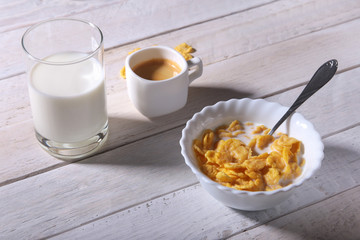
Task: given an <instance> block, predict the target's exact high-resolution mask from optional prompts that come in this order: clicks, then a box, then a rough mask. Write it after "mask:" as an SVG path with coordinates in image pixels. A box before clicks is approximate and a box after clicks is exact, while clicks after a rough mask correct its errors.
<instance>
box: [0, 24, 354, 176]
mask: <svg viewBox="0 0 360 240" xmlns="http://www.w3.org/2000/svg"><path fill="white" fill-rule="evenodd" d="M350 30H351V31H350ZM356 31H360V20H356V21H352V22H349V23H346V24H342V25H339V26H336V27H333V28H329V29H326V30H324V31H320V32H316V33H313V34H310V35H306V36H303V37H299V38H296V39H292V40H289V41H286V42H282V43H279V44H275V45H272V46H269V47H267V48H262V49H259V50H257V51H253V52H250V53H247V54H243V55H239V56H237V57H233V58H230V59H227V60H224V61H221V62H217V63H214V64H211V65H208V66H206V67H205V72H204V76H203V77H201V78H200V79H199V80H197V81H195V82H194V83H193V84H192V86H191V88H190V93H189V101H188V104H187V105H186V107H185V108H184V109H182V110H180V111H178V112H175V113H173V114H170V115H167V116H164V117H160V118H157V119H151V120H149V119H147V118H145V117H143V116H142V115H141V114H139V113H138V112H137V111H136V109H134V107H133V106H132V104H131V103H130V101H129V99H128V97H127V93H126V81H123V80H119V79H118V78H117V77H115V76H113V75H112V77H110V79H109V81H108V89H109V95H108V110H109V116H110V137H109V141H108V144H107V145H106V146H105V148H104V150H109V149H113V148H116V147H118V146H121V145H123V144H127V143H129V142H132V141H136V140H137V139H141V138H144V137H147V136H150V135H152V134H155V133H157V132H162V131H165V130H167V129H171V128H174V127H177V126H181V125H182V124H184V123H185V122H186V121H187V120H188V119H189V118H190V117H191V116H192V115H193V114H194V113H195V112H198V111H199V110H201V109H202V108H203V107H204V106H207V105H210V104H214V103H216V102H217V101H220V100H227V99H230V98H241V97H252V98H256V97H262V96H265V95H269V94H270V95H271V94H274V93H276V92H278V91H283V90H286V89H288V88H291V87H294V86H296V85H298V84H302V83H303V82H306V81H307V80H308V79H309V78H310V77H311V76H312V74H313V73H314V72H315V70H316V69H317V68H318V66H319V65H320V64H322V63H323V61H325V60H328V59H329V58H332V57H333V56H336V57H337V58H338V60H339V62H340V69H343V70H344V69H347V68H351V67H353V66H354V65H356V64H357V63H358V56H359V55H360V52H359V51H360V49H359V48H357V47H356V44H355V41H353V40H352V39H353V38H352V37H351V36H352V35H354V34H356ZM359 34H360V32H359ZM311 39H317V41H313V40H311ZM337 42H342V43H343V44H342V45H339V44H336V43H337ZM279 52H286V53H288V54H283V55H281V54H278V53H279ZM358 52H359V53H358ZM290 54H291V57H290V56H289V55H290ZM264 56H269V58H270V57H271V59H272V60H273V62H272V63H271V65H269V64H265V65H263V64H264V61H267V60H264V59H266V58H264ZM299 62H300V63H304V64H303V66H302V67H301V68H299V67H298V63H299ZM242 63H246V64H243V65H242V66H243V67H242V68H240V67H238V65H239V64H240V65H241V64H242ZM305 63H306V64H305ZM112 68H113V71H115V70H114V69H115V68H116V69H119V68H120V66H119V65H118V63H117V64H115V63H114V64H113V65H112ZM219 69H220V70H219ZM258 69H261V71H259V70H258ZM356 71H358V70H356ZM349 74H350V75H346V77H344V79H345V80H341V81H338V82H339V83H338V84H334V85H329V86H330V87H328V86H326V88H327V89H328V90H327V91H330V92H331V93H332V94H335V96H337V95H336V94H340V95H338V97H337V99H338V100H337V102H336V104H335V105H334V106H336V109H335V110H337V111H340V110H341V109H342V108H343V109H344V114H345V113H346V114H349V115H353V114H354V113H356V111H354V109H357V106H359V101H358V99H359V98H358V95H357V94H356V92H357V91H358V90H357V89H359V82H358V81H357V80H356V79H357V76H358V73H356V74H355V73H353V72H351V73H349ZM336 78H337V77H336ZM253 79H254V80H253ZM220 80H221V81H220ZM344 81H350V82H351V83H349V84H350V86H352V87H351V88H349V87H348V86H349V85H344V86H343V87H344V88H343V90H342V91H343V92H344V93H345V94H346V95H341V92H339V91H338V85H342V83H343V82H344ZM4 82H5V81H1V82H0V85H1V84H3V83H4ZM249 82H251V84H249ZM6 83H9V85H7V88H2V89H7V90H6V91H5V93H8V94H5V95H4V98H5V100H2V101H3V102H2V103H5V104H0V106H1V107H4V110H3V109H1V110H0V116H1V117H0V119H3V120H2V121H1V120H0V122H1V123H2V126H4V125H5V127H2V128H1V130H0V132H1V134H2V135H3V136H6V137H4V138H2V139H1V140H0V147H1V149H3V150H2V151H6V152H5V153H4V154H3V155H2V156H1V157H0V162H1V164H0V173H1V174H0V178H1V182H3V181H5V180H9V181H14V180H16V179H19V178H20V179H21V178H24V177H26V176H27V175H29V174H30V175H31V173H32V172H38V171H42V170H41V169H46V168H48V167H51V166H53V165H55V164H60V163H61V161H59V160H56V159H54V158H52V157H50V156H48V155H47V154H46V153H45V152H42V151H40V150H39V149H38V146H37V145H36V142H35V139H34V136H33V134H32V131H31V129H32V122H31V121H30V120H26V121H24V119H29V118H30V108H29V103H28V102H26V101H24V100H20V101H18V100H14V101H15V103H11V102H12V101H10V99H16V96H14V95H13V94H12V92H14V90H12V89H13V88H15V89H17V91H19V92H21V91H22V92H23V93H24V94H25V93H26V86H25V85H22V84H21V81H20V82H12V81H11V82H7V80H6ZM330 84H332V83H330ZM3 86H4V85H3ZM20 86H22V88H21V89H20ZM331 86H334V87H331ZM0 89H1V88H0ZM349 91H350V92H349ZM297 93H298V92H296V93H294V94H297ZM20 95H21V94H20ZM209 95H211V96H213V97H212V98H209V97H208V96H209ZM21 96H23V95H21ZM331 96H332V95H330V94H329V95H325V97H326V98H329V97H331ZM0 99H3V98H0ZM287 99H288V98H284V99H283V103H284V104H285V105H290V103H289V102H287V101H286V100H287ZM290 99H294V97H292V98H290ZM349 99H351V100H349ZM328 100H329V101H332V102H333V99H328ZM346 101H351V103H352V104H353V106H355V107H354V109H353V108H351V109H350V108H349V106H348V105H346ZM6 102H7V104H6ZM24 103H25V104H24ZM308 106H310V105H308ZM14 109H15V110H14ZM322 110H325V111H324V112H325V113H326V114H327V116H328V118H327V119H332V118H333V115H332V114H331V112H329V110H328V105H325V106H324V107H323V109H322ZM308 114H309V115H308V117H310V118H311V120H313V117H314V116H312V115H311V114H314V113H308ZM334 121H337V123H339V124H341V123H342V121H344V122H345V123H347V126H351V125H353V124H356V123H357V121H358V118H353V117H352V118H347V115H343V116H342V117H339V118H337V119H336V120H334ZM322 122H323V119H322V120H320V123H319V124H318V125H317V126H320V127H321V126H323V123H322ZM330 123H331V122H329V124H330ZM315 124H316V122H315ZM19 126H21V128H22V131H21V132H20V131H17V129H18V127H19ZM326 126H329V125H326ZM342 127H343V126H342V125H337V126H334V128H333V129H334V131H335V129H337V130H339V129H342ZM331 128H332V127H331ZM324 129H325V130H326V128H324ZM24 146H26V147H25V149H24V150H22V151H19V149H23V148H24ZM24 156H26V157H24Z"/></svg>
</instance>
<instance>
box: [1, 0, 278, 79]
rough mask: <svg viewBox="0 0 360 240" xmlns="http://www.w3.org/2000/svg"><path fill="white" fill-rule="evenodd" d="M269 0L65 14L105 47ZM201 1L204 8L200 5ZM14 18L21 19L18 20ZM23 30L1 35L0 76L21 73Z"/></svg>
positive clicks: (212, 0) (123, 6)
mask: <svg viewBox="0 0 360 240" xmlns="http://www.w3.org/2000/svg"><path fill="white" fill-rule="evenodd" d="M271 1H273V0H254V1H244V0H242V1H237V2H236V3H235V4H234V1H232V0H225V1H220V2H219V1H216V0H209V1H204V0H203V1H191V0H185V1H183V0H176V1H170V2H168V3H166V4H164V1H162V0H154V1H147V0H138V1H123V2H119V3H117V4H109V5H107V4H106V6H105V7H101V8H96V9H92V10H88V11H85V12H80V13H73V14H70V15H68V16H71V17H74V18H80V19H86V20H88V21H91V22H93V23H95V24H96V25H98V26H99V27H100V28H101V29H102V31H103V33H104V43H105V47H106V48H112V47H115V46H118V45H123V44H126V43H129V42H135V41H139V40H141V39H145V38H148V37H151V36H154V35H158V34H161V33H165V32H169V31H173V30H175V29H180V28H184V27H186V26H190V25H194V24H198V23H200V22H206V21H208V20H209V19H216V18H219V17H222V16H227V15H229V14H232V13H235V12H239V11H240V12H241V11H244V10H246V9H249V8H253V7H256V6H260V5H262V4H264V3H267V2H271ZM51 2H53V1H51ZM76 2H78V1H76ZM76 2H75V4H76ZM94 2H98V5H100V4H101V3H103V2H99V1H94ZM52 4H53V5H51V4H50V6H55V7H56V6H57V4H59V5H60V6H64V5H66V4H67V2H61V3H60V2H58V3H52ZM205 4H206V6H207V7H206V8H204V7H203V6H204V5H205ZM190 6H191V7H190ZM63 8H65V9H64V11H65V10H66V9H67V7H63ZM35 9H36V10H34V11H37V8H35ZM40 11H41V10H40ZM50 14H51V13H50ZM184 16H186V17H184ZM48 18H49V16H48V14H44V15H39V17H38V18H36V22H37V21H40V20H46V19H48ZM18 21H21V19H19V20H18ZM18 24H22V23H21V22H20V23H18ZM25 31H26V27H23V28H17V29H15V30H12V31H7V32H4V33H2V34H1V37H0V45H1V46H6V48H4V49H3V54H1V56H0V69H1V71H0V79H4V78H6V77H9V76H14V75H17V74H19V73H21V72H24V70H25V63H24V56H23V51H22V49H21V47H20V39H21V37H22V35H23V34H24V32H25ZM39 41H41V39H40V40H39ZM39 44H41V43H39Z"/></svg>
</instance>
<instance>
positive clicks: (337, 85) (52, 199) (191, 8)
mask: <svg viewBox="0 0 360 240" xmlns="http://www.w3.org/2000/svg"><path fill="white" fill-rule="evenodd" d="M62 16H66V17H74V18H82V19H86V20H89V21H91V22H94V23H95V24H97V25H99V27H100V28H101V29H102V30H103V33H104V36H105V47H106V52H105V62H106V72H107V80H106V81H107V100H108V112H109V121H110V135H109V140H108V142H107V144H106V145H105V146H104V148H103V149H102V150H101V152H100V153H98V154H97V155H95V156H93V157H90V158H87V159H85V160H82V161H79V162H76V163H68V162H64V161H61V160H58V159H56V158H53V157H51V156H50V155H48V154H47V153H46V152H44V151H43V150H42V149H41V148H40V147H39V145H38V144H37V142H36V139H35V136H34V131H33V123H32V117H31V109H30V105H29V98H28V93H27V88H26V75H25V73H24V70H25V64H24V58H23V55H22V49H21V47H20V38H21V36H22V34H23V33H24V31H25V30H26V29H27V28H28V27H29V26H30V25H32V24H34V23H37V22H39V21H41V20H45V19H49V18H53V17H62ZM182 42H186V43H188V44H190V45H192V46H193V47H194V48H196V50H197V51H196V53H194V55H195V56H198V57H200V58H202V60H203V62H204V74H203V76H202V77H201V78H199V79H197V80H196V81H195V82H193V83H192V85H191V88H190V92H189V99H188V103H187V105H186V107H185V108H183V109H182V110H180V111H178V112H175V113H173V114H170V115H167V116H164V117H159V118H156V119H152V120H149V119H147V118H146V117H144V116H142V115H141V114H140V113H139V112H137V110H136V109H135V108H134V107H133V105H132V104H131V102H130V100H129V98H128V96H127V92H126V80H123V79H121V78H120V77H119V71H120V69H121V68H122V66H123V65H124V59H125V57H126V55H127V52H129V51H131V50H132V49H134V48H136V47H140V48H141V47H146V46H151V45H154V44H162V45H167V46H170V47H175V46H176V45H178V44H180V43H182ZM359 44H360V1H355V0H345V1H344V0H303V1H292V0H282V1H271V0H255V1H246V0H243V1H240V0H239V1H237V0H222V1H218V0H198V1H190V0H182V1H180V0H173V1H166V0H162V1H161V0H153V1H148V0H133V1H125V0H118V1H117V0H108V1H95V0H89V1H76V0H66V1H65V0H64V1H36V0H31V1H25V0H13V1H7V0H0V46H1V54H0V136H1V138H0V239H41V238H47V239H48V238H54V239H223V238H230V239H360V137H359V136H360V124H359V123H360V113H359V109H360V97H359V91H360V81H359V77H360V47H359ZM332 58H336V59H337V60H338V61H339V70H338V72H337V74H336V75H335V77H334V79H333V80H332V81H331V82H330V83H328V85H326V86H325V87H324V88H323V89H321V90H320V91H319V92H318V93H317V94H315V95H314V96H313V97H312V98H310V99H309V100H308V101H307V102H306V103H305V104H304V105H303V106H301V107H300V108H299V109H298V112H300V113H302V114H303V115H304V116H305V117H306V118H307V119H308V120H310V121H311V122H313V123H314V125H315V127H316V129H317V130H318V131H319V133H320V134H321V136H322V137H323V142H324V144H325V158H324V160H323V165H322V167H321V169H320V170H319V171H318V172H317V173H316V175H315V176H314V177H313V178H312V179H311V180H309V181H307V182H306V183H305V184H304V185H302V186H301V187H300V188H299V189H297V190H296V192H295V194H294V195H293V196H292V197H291V198H290V199H289V200H287V201H285V202H283V203H281V204H280V205H278V206H277V207H275V208H273V209H268V210H266V211H258V212H243V211H237V210H233V209H230V208H227V207H225V206H223V205H221V204H220V203H219V202H217V201H216V200H214V199H213V198H212V197H211V196H210V195H208V194H207V193H206V192H205V190H204V189H203V188H202V187H201V186H200V185H199V183H198V181H197V179H196V178H195V176H194V175H193V174H192V172H191V171H190V169H189V168H188V167H187V166H186V165H185V163H184V160H183V158H182V156H181V154H180V146H179V143H178V141H179V139H180V137H181V130H182V129H183V128H184V125H185V123H186V121H187V120H188V119H190V118H191V117H192V115H193V114H194V113H196V112H198V111H200V110H201V109H202V108H203V107H205V106H207V105H212V104H214V103H216V102H217V101H220V100H228V99H231V98H243V97H250V98H265V99H267V100H270V101H275V102H279V103H280V104H283V105H285V106H290V105H291V103H292V102H293V101H294V100H295V98H296V96H297V95H298V94H299V93H300V91H301V90H302V89H303V87H304V85H305V84H306V83H307V81H308V80H309V79H310V77H311V76H312V75H313V73H314V72H315V70H316V69H317V68H318V67H319V66H320V65H321V64H322V63H323V62H325V61H327V60H330V59H332Z"/></svg>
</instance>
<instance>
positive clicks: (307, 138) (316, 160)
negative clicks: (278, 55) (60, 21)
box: [180, 98, 324, 211]
mask: <svg viewBox="0 0 360 240" xmlns="http://www.w3.org/2000/svg"><path fill="white" fill-rule="evenodd" d="M287 109H288V108H287V107H284V106H281V105H280V104H278V103H273V102H268V101H265V100H263V99H255V100H253V99H249V98H244V99H231V100H228V101H221V102H218V103H216V104H215V105H212V106H207V107H205V108H203V109H202V110H201V111H200V112H198V113H196V114H194V116H193V117H192V118H191V119H190V120H189V121H188V122H187V123H186V126H185V128H184V129H183V131H182V137H181V139H180V146H181V154H182V155H183V157H184V159H185V163H186V164H187V165H188V166H189V167H190V168H191V170H192V172H193V173H194V174H195V175H196V177H197V178H198V179H199V182H200V184H201V185H202V187H203V188H204V189H205V190H206V191H207V192H208V193H209V194H210V195H212V196H213V197H214V198H215V199H217V200H218V201H220V202H221V203H223V204H224V205H226V206H229V207H232V208H235V209H240V210H248V211H255V210H262V209H267V208H272V207H274V206H275V205H277V204H279V203H280V202H282V201H284V200H285V199H287V198H288V197H290V195H291V194H292V193H293V191H294V189H295V188H296V187H299V186H300V185H301V184H302V183H303V182H304V181H305V180H307V179H309V178H310V177H311V176H312V175H313V174H314V172H315V171H316V170H317V169H319V168H320V166H321V161H322V159H323V158H324V145H323V143H322V141H321V137H320V135H319V133H318V132H317V131H316V130H315V129H314V126H313V124H312V123H311V122H309V121H307V120H306V119H305V118H304V117H303V116H302V115H301V114H299V113H294V114H293V115H292V116H291V117H290V118H288V119H287V120H286V121H285V122H284V123H283V124H282V125H281V126H280V127H279V129H278V130H277V131H279V132H282V133H287V134H288V135H289V136H290V137H295V138H297V139H298V140H300V141H301V142H302V143H303V146H304V154H303V157H304V158H305V165H304V166H303V171H302V174H301V175H300V176H299V177H298V178H296V179H295V180H294V181H293V183H292V184H290V185H288V186H286V187H284V188H281V189H277V190H274V191H257V192H252V191H240V190H236V189H233V188H229V187H225V186H223V185H221V184H219V183H217V182H215V181H213V180H211V179H210V178H208V177H207V176H206V175H205V174H204V173H203V172H202V171H201V170H200V168H199V165H198V162H197V160H196V157H195V154H194V152H193V149H192V144H193V141H194V139H196V138H199V137H200V136H201V135H202V133H203V131H204V130H205V129H215V128H216V127H218V126H220V125H223V124H228V123H230V122H231V121H233V120H239V121H240V122H247V121H249V122H254V123H261V124H264V125H265V126H267V127H269V128H271V127H273V126H274V124H275V123H276V122H277V121H278V120H279V119H280V118H281V117H282V115H283V114H284V113H285V112H286V111H287Z"/></svg>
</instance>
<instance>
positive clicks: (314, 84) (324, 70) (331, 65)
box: [269, 59, 338, 135]
mask: <svg viewBox="0 0 360 240" xmlns="http://www.w3.org/2000/svg"><path fill="white" fill-rule="evenodd" d="M337 67H338V62H337V60H335V59H333V60H330V61H327V62H326V63H324V64H323V65H322V66H321V67H320V68H319V69H318V70H317V71H316V72H315V74H314V76H313V77H312V78H311V80H310V81H309V83H308V84H307V85H306V86H305V88H304V90H303V91H302V92H301V93H300V95H299V97H298V98H297V99H296V100H295V102H294V103H293V105H291V107H290V108H289V110H288V111H287V112H286V113H285V114H284V116H282V118H281V119H280V120H279V121H278V122H277V123H276V124H275V126H274V127H273V128H272V129H271V131H270V132H269V135H273V133H274V132H275V131H276V129H278V127H279V126H280V125H281V124H282V123H283V122H284V121H285V120H286V119H287V118H288V117H289V116H290V115H291V114H292V113H293V112H294V111H295V110H296V109H297V108H298V107H300V105H301V104H303V103H304V102H305V101H306V100H307V99H308V98H309V97H311V96H312V95H313V94H314V93H315V92H317V91H318V90H319V89H320V88H322V87H323V86H324V85H325V84H326V83H327V82H329V81H330V79H331V78H332V77H333V76H334V75H335V73H336V70H337Z"/></svg>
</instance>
